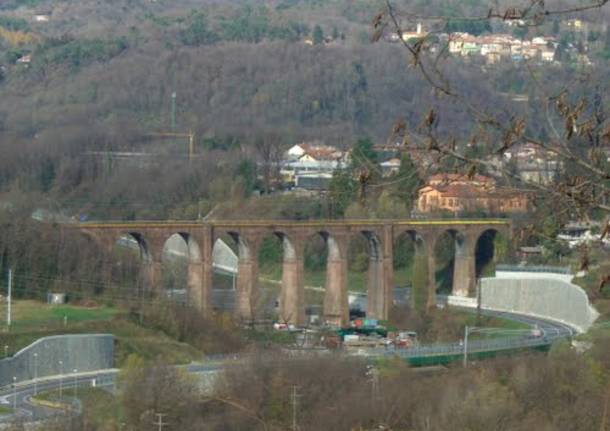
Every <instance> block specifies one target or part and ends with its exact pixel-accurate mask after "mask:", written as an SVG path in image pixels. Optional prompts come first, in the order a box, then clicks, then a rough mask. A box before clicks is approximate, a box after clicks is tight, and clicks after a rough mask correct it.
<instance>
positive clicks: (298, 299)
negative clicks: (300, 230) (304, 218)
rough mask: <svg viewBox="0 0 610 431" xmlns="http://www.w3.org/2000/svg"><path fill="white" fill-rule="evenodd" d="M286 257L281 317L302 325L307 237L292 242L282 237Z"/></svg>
mask: <svg viewBox="0 0 610 431" xmlns="http://www.w3.org/2000/svg"><path fill="white" fill-rule="evenodd" d="M282 242H283V249H284V259H283V263H282V288H281V291H280V319H281V320H282V321H283V322H286V323H291V324H293V325H297V326H301V325H304V324H305V320H306V319H305V288H304V285H303V274H304V271H305V269H304V249H305V244H304V242H305V239H304V238H298V239H295V240H294V242H291V241H290V240H289V239H288V238H287V237H286V236H283V237H282Z"/></svg>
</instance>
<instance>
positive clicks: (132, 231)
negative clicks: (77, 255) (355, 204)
mask: <svg viewBox="0 0 610 431" xmlns="http://www.w3.org/2000/svg"><path fill="white" fill-rule="evenodd" d="M64 228H65V229H75V230H78V231H80V232H82V233H84V234H86V235H87V236H89V237H91V238H93V239H94V240H95V242H96V243H98V244H99V245H101V246H102V247H103V248H104V249H105V250H106V251H107V252H109V253H110V252H111V250H112V247H113V246H114V244H115V242H116V240H117V238H119V237H122V236H125V235H129V236H131V237H132V238H134V239H135V240H136V241H137V243H138V245H139V248H140V255H141V258H142V264H143V265H144V274H145V275H144V277H145V285H146V286H147V288H149V289H150V290H152V291H155V290H157V289H159V288H160V280H161V276H162V274H161V271H162V269H161V260H162V253H163V247H164V244H165V242H166V241H167V239H168V238H169V237H170V236H172V235H174V234H178V235H180V236H181V237H182V238H183V239H184V240H185V242H186V244H187V246H188V260H189V265H188V298H189V302H190V303H191V304H193V305H194V306H196V307H197V308H198V309H199V310H200V311H201V312H202V313H204V314H206V313H208V312H210V311H211V290H212V249H213V246H214V243H215V242H216V240H217V239H219V238H220V237H221V236H223V235H229V236H230V237H232V238H233V240H234V241H235V243H236V244H237V250H238V274H237V280H236V290H237V292H236V306H235V313H236V314H237V316H238V317H240V318H243V319H250V318H252V316H253V312H254V304H255V303H256V298H257V297H258V296H257V295H258V251H259V248H260V246H261V243H262V240H263V239H264V238H265V237H266V236H268V235H275V236H277V237H278V238H279V239H280V240H281V242H282V244H283V271H282V284H281V293H280V301H279V302H280V318H281V319H283V320H285V321H287V322H291V323H294V324H297V325H300V324H303V323H304V321H305V306H304V304H305V301H304V285H303V272H304V251H305V243H306V242H307V240H308V238H310V237H311V236H314V235H320V236H321V237H322V238H323V239H324V241H325V243H326V245H327V250H328V254H327V266H326V282H325V298H324V307H323V312H324V318H325V320H326V321H328V322H332V323H336V324H343V323H346V322H347V321H348V319H349V310H348V298H347V250H348V245H349V241H350V239H351V238H352V237H354V236H357V235H363V236H364V237H365V238H366V240H367V244H368V249H369V258H370V261H369V269H368V309H367V315H368V316H369V317H372V318H378V319H385V318H387V316H388V310H389V307H390V305H391V301H392V290H393V287H394V281H393V279H394V276H393V272H394V269H393V256H394V243H395V241H396V240H397V239H398V238H399V237H400V236H401V235H408V236H409V237H410V238H411V239H412V241H413V243H414V244H415V265H425V266H426V267H427V268H435V252H434V246H435V244H436V241H437V240H438V239H439V238H440V236H441V235H443V234H444V233H447V232H448V233H449V234H450V235H451V236H452V237H453V238H454V243H455V267H454V276H453V294H454V295H459V296H468V295H469V294H472V293H473V291H474V289H475V283H476V273H475V271H476V269H475V250H476V244H477V241H478V239H479V238H480V237H481V236H482V235H484V234H485V233H486V232H489V231H492V232H500V233H501V234H503V235H506V236H507V237H510V235H511V223H510V221H509V220H504V219H483V220H457V219H449V220H374V221H373V220H356V221H354V220H333V221H271V220H270V221H262V220H261V221H259V220H257V221H237V220H235V221H233V220H232V221H205V222H179V221H163V222H143V221H142V222H139V221H138V222H86V223H78V224H70V225H64ZM434 277H435V272H434V270H431V271H427V278H428V283H427V284H428V289H427V292H426V295H425V301H426V303H427V304H428V306H433V305H435V304H436V281H435V279H434Z"/></svg>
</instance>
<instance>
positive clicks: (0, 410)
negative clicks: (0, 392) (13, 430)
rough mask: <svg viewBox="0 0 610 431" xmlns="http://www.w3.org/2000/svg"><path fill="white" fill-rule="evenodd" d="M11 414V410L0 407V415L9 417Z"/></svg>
mask: <svg viewBox="0 0 610 431" xmlns="http://www.w3.org/2000/svg"><path fill="white" fill-rule="evenodd" d="M11 413H13V409H11V408H8V407H4V406H0V415H10V414H11Z"/></svg>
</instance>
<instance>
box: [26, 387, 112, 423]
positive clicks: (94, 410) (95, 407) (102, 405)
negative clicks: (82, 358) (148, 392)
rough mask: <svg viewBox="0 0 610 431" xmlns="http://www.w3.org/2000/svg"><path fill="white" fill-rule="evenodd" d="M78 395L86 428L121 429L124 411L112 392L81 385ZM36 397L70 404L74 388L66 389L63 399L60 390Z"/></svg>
mask: <svg viewBox="0 0 610 431" xmlns="http://www.w3.org/2000/svg"><path fill="white" fill-rule="evenodd" d="M77 397H78V399H79V400H80V402H81V405H82V414H83V420H84V422H85V424H84V428H85V429H119V424H120V422H121V417H122V414H123V413H122V408H121V404H120V403H119V401H118V400H117V398H116V397H115V396H114V395H113V394H112V393H110V392H108V391H106V390H104V389H101V388H91V387H88V388H85V387H80V386H79V388H78V392H77ZM34 399H35V400H41V401H47V402H52V403H60V402H61V403H63V404H66V405H70V402H71V401H72V400H73V399H74V390H73V389H64V391H63V400H62V399H61V398H60V396H59V391H58V390H53V391H46V392H41V393H39V394H38V395H36V397H35V398H34Z"/></svg>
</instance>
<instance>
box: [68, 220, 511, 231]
mask: <svg viewBox="0 0 610 431" xmlns="http://www.w3.org/2000/svg"><path fill="white" fill-rule="evenodd" d="M510 223H511V221H510V219H436V220H405V219H378V220H355V219H350V220H222V221H204V222H203V221H179V220H166V221H146V220H142V221H91V222H79V223H73V224H67V225H66V226H73V227H75V228H115V229H116V228H126V227H134V226H137V227H142V228H171V227H178V226H179V227H189V228H197V227H205V226H211V227H232V226H235V227H270V226H278V227H345V226H382V225H395V226H455V225H459V226H468V225H473V226H477V225H510Z"/></svg>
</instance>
